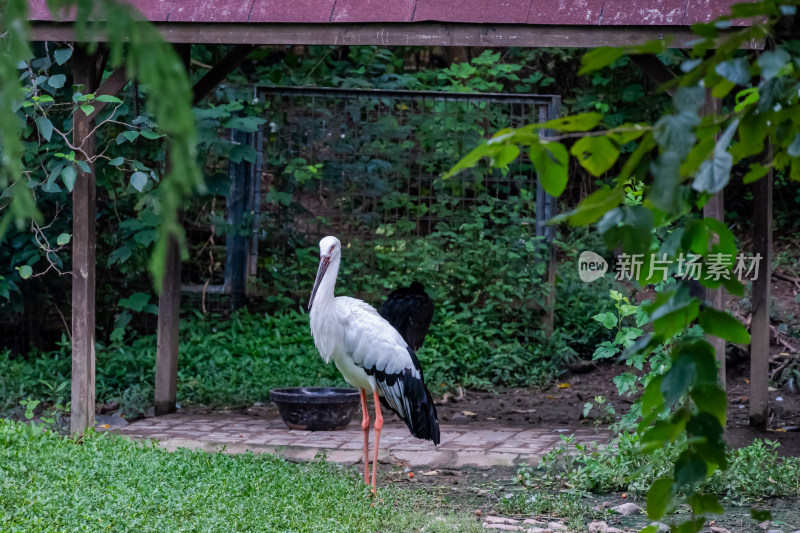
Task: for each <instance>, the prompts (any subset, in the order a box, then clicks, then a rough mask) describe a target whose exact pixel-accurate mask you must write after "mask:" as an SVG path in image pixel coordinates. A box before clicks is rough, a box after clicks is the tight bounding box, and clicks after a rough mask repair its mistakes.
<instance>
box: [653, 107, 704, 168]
mask: <svg viewBox="0 0 800 533" xmlns="http://www.w3.org/2000/svg"><path fill="white" fill-rule="evenodd" d="M698 124H700V118H699V117H698V116H697V113H693V112H691V111H682V112H680V113H678V114H677V115H665V116H663V117H661V118H660V119H659V120H658V122H656V124H655V126H653V138H654V139H655V141H656V143H658V145H659V146H660V147H661V148H662V149H663V150H672V151H674V152H676V153H677V154H678V155H679V156H680V157H685V156H686V154H688V153H689V150H690V149H691V148H692V146H693V145H694V142H695V140H696V139H697V135H696V134H695V132H694V127H695V126H697V125H698Z"/></svg>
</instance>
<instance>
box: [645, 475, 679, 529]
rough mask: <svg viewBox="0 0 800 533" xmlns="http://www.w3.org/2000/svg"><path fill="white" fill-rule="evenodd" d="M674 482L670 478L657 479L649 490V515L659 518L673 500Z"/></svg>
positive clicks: (653, 518)
mask: <svg viewBox="0 0 800 533" xmlns="http://www.w3.org/2000/svg"><path fill="white" fill-rule="evenodd" d="M673 486H674V482H673V481H672V480H671V479H668V478H662V479H657V480H655V481H653V484H652V485H650V489H649V490H648V491H647V517H648V518H650V519H651V520H658V519H659V518H661V517H662V516H664V513H665V512H666V510H667V506H669V504H670V502H671V501H672V496H673V494H674V491H673Z"/></svg>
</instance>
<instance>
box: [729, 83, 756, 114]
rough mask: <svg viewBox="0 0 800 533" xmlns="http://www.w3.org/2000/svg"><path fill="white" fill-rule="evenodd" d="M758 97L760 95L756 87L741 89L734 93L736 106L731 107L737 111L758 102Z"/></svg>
mask: <svg viewBox="0 0 800 533" xmlns="http://www.w3.org/2000/svg"><path fill="white" fill-rule="evenodd" d="M760 98H761V95H760V94H759V93H758V87H749V88H747V89H742V90H741V91H739V92H738V93H736V106H735V107H734V108H733V110H734V111H736V112H737V113H738V112H740V111H741V110H743V109H744V108H745V107H747V106H749V105H751V104H755V103H756V102H758V100H759V99H760Z"/></svg>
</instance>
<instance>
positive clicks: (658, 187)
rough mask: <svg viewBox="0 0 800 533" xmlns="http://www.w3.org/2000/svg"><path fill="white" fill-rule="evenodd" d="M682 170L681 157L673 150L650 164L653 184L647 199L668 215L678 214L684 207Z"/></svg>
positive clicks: (664, 153) (663, 153)
mask: <svg viewBox="0 0 800 533" xmlns="http://www.w3.org/2000/svg"><path fill="white" fill-rule="evenodd" d="M680 169H681V156H680V155H679V154H678V153H677V152H675V151H673V150H668V151H666V152H662V153H661V155H659V156H658V159H656V160H655V161H653V162H652V163H650V173H651V174H653V184H652V185H651V186H650V189H649V190H648V191H647V198H648V199H649V200H650V201H651V202H652V203H653V205H654V206H656V207H657V208H659V209H661V210H662V211H664V212H666V213H678V212H679V211H680V210H681V207H682V202H681V199H682V196H681V190H682V188H681V187H680V179H681V176H680Z"/></svg>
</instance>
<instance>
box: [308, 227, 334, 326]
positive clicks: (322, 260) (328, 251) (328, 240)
mask: <svg viewBox="0 0 800 533" xmlns="http://www.w3.org/2000/svg"><path fill="white" fill-rule="evenodd" d="M341 248H342V243H341V242H339V239H337V238H336V237H334V236H332V235H329V236H327V237H323V239H322V240H321V241H319V269H318V270H317V279H316V280H315V281H314V289H313V290H312V291H311V299H310V300H309V301H308V310H309V311H311V306H312V305H314V297H315V296H316V295H317V289H318V288H319V285H320V283H322V279H323V278H324V277H325V272H326V271H327V270H328V266H329V265H330V264H331V262H335V263H336V264H337V265H338V263H339V259H340V258H341V255H342V251H341ZM334 275H335V274H334Z"/></svg>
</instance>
